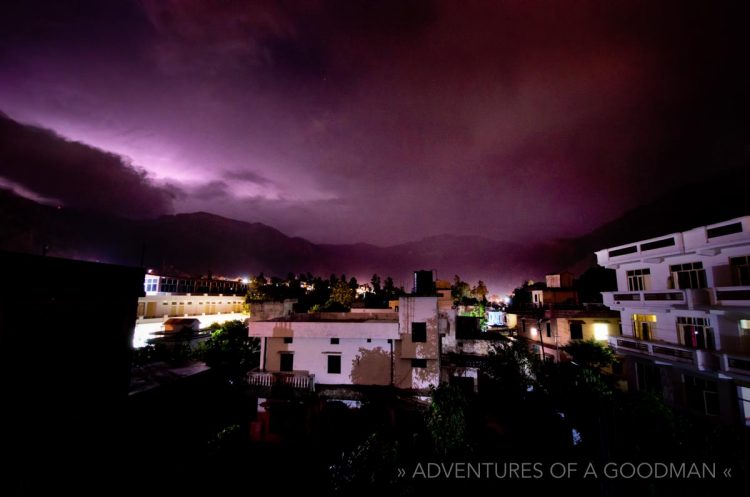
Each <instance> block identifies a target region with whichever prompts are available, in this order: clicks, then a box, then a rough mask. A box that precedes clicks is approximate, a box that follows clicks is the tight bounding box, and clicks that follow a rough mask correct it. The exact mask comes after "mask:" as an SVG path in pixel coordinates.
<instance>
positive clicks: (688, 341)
mask: <svg viewBox="0 0 750 497" xmlns="http://www.w3.org/2000/svg"><path fill="white" fill-rule="evenodd" d="M710 326H711V323H710V322H709V320H708V318H690V317H684V316H678V317H677V333H678V335H679V337H680V341H681V342H682V344H683V345H684V346H686V347H690V348H693V349H704V350H714V332H713V330H712V329H711V328H710Z"/></svg>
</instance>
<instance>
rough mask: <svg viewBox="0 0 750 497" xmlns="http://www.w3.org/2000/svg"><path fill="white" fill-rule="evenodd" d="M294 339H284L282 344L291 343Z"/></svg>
mask: <svg viewBox="0 0 750 497" xmlns="http://www.w3.org/2000/svg"><path fill="white" fill-rule="evenodd" d="M293 342H294V337H284V343H293Z"/></svg>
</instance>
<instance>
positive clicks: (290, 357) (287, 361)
mask: <svg viewBox="0 0 750 497" xmlns="http://www.w3.org/2000/svg"><path fill="white" fill-rule="evenodd" d="M279 370H281V371H294V354H281V361H280V365H279Z"/></svg>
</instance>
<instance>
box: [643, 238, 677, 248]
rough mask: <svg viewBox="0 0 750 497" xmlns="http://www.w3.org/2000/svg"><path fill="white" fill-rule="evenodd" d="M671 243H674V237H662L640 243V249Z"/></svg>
mask: <svg viewBox="0 0 750 497" xmlns="http://www.w3.org/2000/svg"><path fill="white" fill-rule="evenodd" d="M672 245H674V238H664V239H663V240H656V241H655V242H648V243H642V244H641V250H654V249H658V248H662V247H671V246H672Z"/></svg>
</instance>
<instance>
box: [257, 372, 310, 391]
mask: <svg viewBox="0 0 750 497" xmlns="http://www.w3.org/2000/svg"><path fill="white" fill-rule="evenodd" d="M247 382H248V384H249V385H251V386H254V387H266V388H272V387H274V386H285V387H289V388H292V389H294V390H309V391H313V390H315V375H314V374H310V373H308V372H307V371H293V372H280V371H250V372H249V373H248V374H247Z"/></svg>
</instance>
